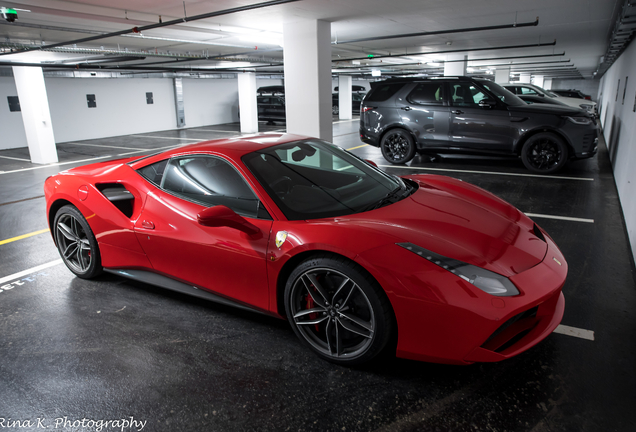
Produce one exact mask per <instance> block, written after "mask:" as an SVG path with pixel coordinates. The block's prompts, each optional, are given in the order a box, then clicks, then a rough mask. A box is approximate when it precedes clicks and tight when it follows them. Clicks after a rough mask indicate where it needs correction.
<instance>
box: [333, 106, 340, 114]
mask: <svg viewBox="0 0 636 432" xmlns="http://www.w3.org/2000/svg"><path fill="white" fill-rule="evenodd" d="M331 114H333V115H338V114H340V107H339V106H338V105H332V106H331Z"/></svg>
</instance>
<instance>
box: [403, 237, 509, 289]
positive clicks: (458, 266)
mask: <svg viewBox="0 0 636 432" xmlns="http://www.w3.org/2000/svg"><path fill="white" fill-rule="evenodd" d="M397 245H398V246H401V247H403V248H404V249H406V250H409V251H411V252H413V253H414V254H416V255H419V256H421V257H422V258H424V259H427V260H429V261H430V262H432V263H433V264H435V265H438V266H439V267H441V268H443V269H444V270H448V271H449V272H451V273H453V274H454V275H457V276H458V277H460V278H462V279H464V280H465V281H466V282H469V283H471V284H473V285H475V286H476V287H477V288H479V289H480V290H482V291H484V292H486V293H488V294H492V295H494V296H499V297H509V296H514V295H518V294H519V290H518V289H517V287H516V286H514V284H513V283H512V282H511V281H510V279H508V278H507V277H505V276H502V275H500V274H498V273H495V272H491V271H489V270H486V269H483V268H481V267H477V266H474V265H471V264H467V263H465V262H463V261H459V260H456V259H452V258H447V257H445V256H443V255H440V254H437V253H435V252H431V251H430V250H428V249H424V248H423V247H420V246H417V245H414V244H413V243H397Z"/></svg>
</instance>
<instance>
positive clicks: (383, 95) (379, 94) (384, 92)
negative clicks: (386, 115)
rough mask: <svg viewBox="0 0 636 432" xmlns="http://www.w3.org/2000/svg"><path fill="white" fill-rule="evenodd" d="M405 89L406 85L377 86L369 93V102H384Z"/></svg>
mask: <svg viewBox="0 0 636 432" xmlns="http://www.w3.org/2000/svg"><path fill="white" fill-rule="evenodd" d="M402 87H404V83H392V84H384V83H382V84H377V85H375V86H374V87H373V88H372V89H371V91H370V92H369V93H367V102H383V101H385V100H387V99H388V98H390V97H391V96H393V95H394V94H396V93H397V92H398V90H400V89H401V88H402Z"/></svg>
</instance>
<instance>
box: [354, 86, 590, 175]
mask: <svg viewBox="0 0 636 432" xmlns="http://www.w3.org/2000/svg"><path fill="white" fill-rule="evenodd" d="M360 139H361V140H362V141H363V142H365V143H368V144H371V145H373V146H376V147H380V148H381V149H382V154H383V156H384V157H385V159H386V160H388V161H389V162H391V163H395V164H402V163H406V162H408V161H410V160H411V159H412V158H413V157H414V156H415V153H416V152H419V153H433V154H435V153H451V152H460V153H468V154H482V155H505V156H511V157H520V158H521V160H522V161H523V164H524V165H525V166H526V168H528V169H529V170H530V171H533V172H536V173H543V174H547V173H552V172H555V171H558V170H559V169H561V168H562V167H563V165H565V163H566V161H567V160H568V159H569V158H587V157H591V156H594V155H595V154H596V151H597V143H598V131H597V127H596V124H595V122H594V119H593V117H592V116H591V115H590V114H588V113H587V112H586V111H584V110H582V109H578V108H573V107H565V106H557V105H547V104H532V105H528V104H527V103H526V102H524V101H523V100H521V99H519V98H518V97H517V96H515V95H514V94H512V93H511V92H509V91H508V90H506V89H504V88H503V87H501V86H499V85H498V84H495V83H493V82H491V81H488V80H485V79H479V78H470V77H444V78H396V79H388V80H386V81H382V82H378V83H373V84H372V85H371V90H370V91H369V93H367V96H366V97H365V99H364V101H363V102H362V107H361V114H360Z"/></svg>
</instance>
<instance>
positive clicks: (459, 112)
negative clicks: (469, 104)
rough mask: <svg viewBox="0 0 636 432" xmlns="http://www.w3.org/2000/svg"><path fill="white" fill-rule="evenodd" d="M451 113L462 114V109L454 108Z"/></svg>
mask: <svg viewBox="0 0 636 432" xmlns="http://www.w3.org/2000/svg"><path fill="white" fill-rule="evenodd" d="M453 114H457V115H460V114H464V111H462V110H455V111H453Z"/></svg>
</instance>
